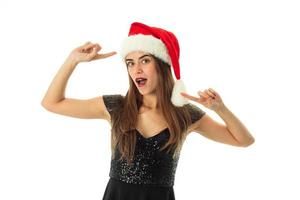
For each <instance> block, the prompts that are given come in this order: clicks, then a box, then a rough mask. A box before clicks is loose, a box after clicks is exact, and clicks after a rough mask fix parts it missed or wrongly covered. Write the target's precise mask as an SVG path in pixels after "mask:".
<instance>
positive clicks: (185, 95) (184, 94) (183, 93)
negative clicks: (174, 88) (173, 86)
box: [180, 92, 199, 102]
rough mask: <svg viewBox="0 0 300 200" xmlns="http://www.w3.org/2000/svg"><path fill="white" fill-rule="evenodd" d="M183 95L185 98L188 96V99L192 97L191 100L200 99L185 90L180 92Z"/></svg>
mask: <svg viewBox="0 0 300 200" xmlns="http://www.w3.org/2000/svg"><path fill="white" fill-rule="evenodd" d="M180 94H181V95H182V96H184V97H185V98H187V99H190V100H192V101H196V102H197V101H198V100H199V98H198V97H194V96H191V95H189V94H187V93H185V92H181V93H180Z"/></svg>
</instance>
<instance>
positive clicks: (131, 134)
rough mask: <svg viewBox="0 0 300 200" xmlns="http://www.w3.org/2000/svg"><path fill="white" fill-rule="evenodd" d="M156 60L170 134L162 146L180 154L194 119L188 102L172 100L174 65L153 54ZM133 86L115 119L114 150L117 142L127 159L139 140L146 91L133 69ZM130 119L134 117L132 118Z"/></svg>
mask: <svg viewBox="0 0 300 200" xmlns="http://www.w3.org/2000/svg"><path fill="white" fill-rule="evenodd" d="M151 56H152V57H153V58H154V60H155V67H156V71H157V73H158V87H157V88H156V92H155V93H156V96H157V102H158V107H159V108H160V109H161V111H162V115H163V117H164V118H165V120H166V122H167V124H168V128H169V132H170V137H169V139H168V141H167V142H166V143H165V145H164V146H163V147H162V148H161V149H160V150H163V149H166V148H168V149H167V152H170V151H172V153H173V158H175V156H178V155H179V151H180V149H181V147H182V144H183V142H184V140H185V138H186V136H187V129H188V126H189V125H190V124H191V123H192V122H191V118H190V115H189V112H188V109H187V107H186V106H182V107H176V106H174V105H173V104H172V103H171V94H172V89H173V85H174V79H173V76H172V73H171V66H170V65H169V64H167V63H165V62H164V61H162V60H160V59H159V58H157V57H155V56H153V55H151ZM128 77H129V90H128V91H127V93H126V96H125V98H124V100H123V101H122V103H121V104H120V105H119V106H120V109H118V114H117V115H115V116H114V118H113V119H112V122H111V125H112V129H111V131H112V134H111V150H112V155H113V157H114V150H115V147H116V145H117V146H118V148H119V151H120V153H121V157H120V159H123V158H125V159H126V161H127V163H128V164H130V163H132V160H133V156H134V149H135V143H136V134H135V133H136V130H135V128H136V125H137V117H138V112H139V108H140V107H141V105H142V103H143V95H141V94H140V93H139V91H138V89H137V88H136V85H135V84H134V82H133V80H132V79H131V77H130V75H129V73H128ZM129 119H130V120H129Z"/></svg>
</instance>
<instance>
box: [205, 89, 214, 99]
mask: <svg viewBox="0 0 300 200" xmlns="http://www.w3.org/2000/svg"><path fill="white" fill-rule="evenodd" d="M206 93H207V94H208V95H209V96H211V97H213V98H214V97H215V94H214V93H212V92H211V91H209V90H206Z"/></svg>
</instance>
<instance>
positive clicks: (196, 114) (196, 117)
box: [185, 103, 206, 134]
mask: <svg viewBox="0 0 300 200" xmlns="http://www.w3.org/2000/svg"><path fill="white" fill-rule="evenodd" d="M185 107H186V108H187V110H188V112H189V114H190V119H191V121H192V123H191V124H190V125H189V127H188V131H187V132H188V134H189V133H190V132H192V131H193V130H194V129H195V128H196V126H197V123H198V122H199V121H201V120H200V119H202V117H203V116H204V115H205V114H206V112H205V111H203V110H202V109H201V108H199V107H198V106H196V105H194V104H191V103H189V104H186V105H185Z"/></svg>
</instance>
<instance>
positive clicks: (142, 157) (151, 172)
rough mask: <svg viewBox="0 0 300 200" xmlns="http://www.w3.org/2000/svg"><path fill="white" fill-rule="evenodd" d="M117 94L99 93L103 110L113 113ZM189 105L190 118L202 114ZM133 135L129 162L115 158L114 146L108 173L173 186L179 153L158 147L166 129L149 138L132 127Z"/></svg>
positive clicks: (128, 180)
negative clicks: (133, 143)
mask: <svg viewBox="0 0 300 200" xmlns="http://www.w3.org/2000/svg"><path fill="white" fill-rule="evenodd" d="M120 98H122V96H120V95H104V96H103V99H104V103H105V105H106V107H107V110H108V111H109V112H110V113H111V114H113V107H114V106H117V105H118V104H119V103H120V102H119V103H118V101H120ZM118 99H119V100H118ZM191 108H193V109H190V110H191V112H190V113H191V119H192V122H194V121H196V120H197V119H200V117H201V116H203V115H204V114H205V112H204V111H202V110H201V109H199V108H198V109H197V108H195V106H194V107H193V105H192V107H191ZM136 135H137V140H136V145H135V154H134V157H133V164H132V165H129V164H127V163H126V161H125V160H119V158H120V156H121V154H120V152H119V150H118V148H116V149H115V157H114V159H111V166H110V173H109V176H110V177H112V178H115V179H118V180H121V181H124V182H126V183H133V184H142V185H151V186H173V185H174V180H175V172H176V168H177V163H178V160H179V156H177V157H175V158H173V157H172V151H170V152H169V153H167V148H166V149H164V150H162V151H160V150H159V149H160V148H161V147H162V146H163V145H164V144H165V143H166V142H167V141H168V138H169V136H170V132H169V129H168V128H166V129H164V130H162V131H160V132H159V133H157V134H156V135H154V136H152V137H149V138H145V137H144V136H142V134H141V133H140V132H139V131H138V130H136Z"/></svg>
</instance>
